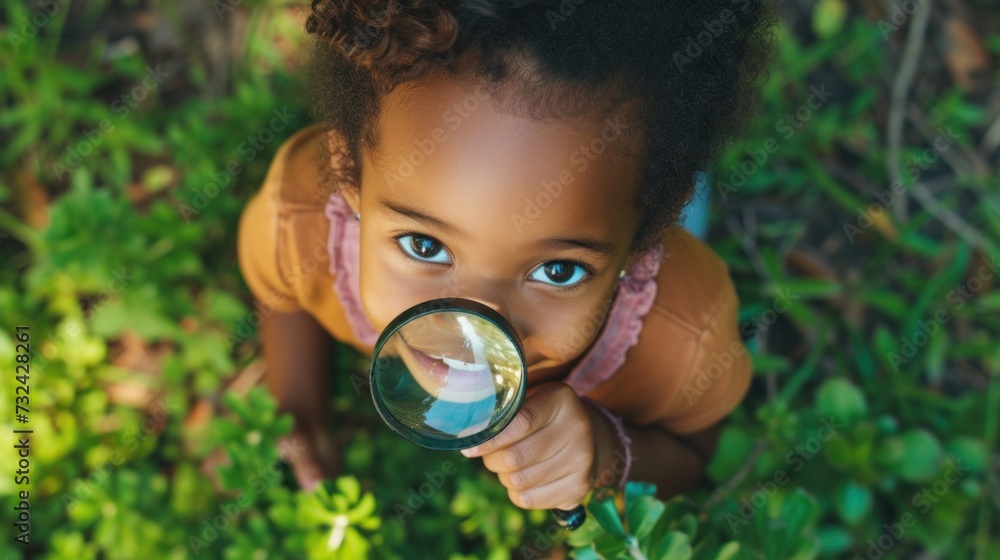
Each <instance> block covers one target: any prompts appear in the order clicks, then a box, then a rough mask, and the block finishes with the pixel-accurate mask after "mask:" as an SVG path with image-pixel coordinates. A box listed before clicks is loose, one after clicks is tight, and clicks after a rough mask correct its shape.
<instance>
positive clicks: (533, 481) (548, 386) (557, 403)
mask: <svg viewBox="0 0 1000 560" xmlns="http://www.w3.org/2000/svg"><path fill="white" fill-rule="evenodd" d="M584 406H585V405H584V404H583V401H581V400H580V398H579V397H577V395H576V392H575V391H574V390H573V389H572V387H570V386H569V385H567V384H565V383H562V382H552V383H544V384H542V385H540V386H538V387H537V389H536V390H535V391H534V392H532V393H530V394H529V396H528V397H527V398H525V399H524V404H523V405H522V406H521V410H519V411H518V413H517V416H515V417H514V420H513V421H512V422H511V423H510V425H509V426H507V427H506V428H504V430H503V431H502V432H500V434H499V435H497V436H496V437H494V438H493V439H491V440H489V441H487V442H485V443H482V444H479V445H477V446H476V447H473V448H470V449H465V450H463V451H462V454H463V455H465V456H466V457H482V458H483V464H484V465H486V468H487V469H489V470H491V471H493V472H495V473H497V474H498V475H499V478H500V483H501V484H503V485H504V486H505V487H506V488H507V495H508V496H510V501H511V502H513V503H514V505H516V506H518V507H521V508H524V509H553V508H555V509H563V510H570V509H573V508H574V507H576V506H577V505H579V504H580V503H581V502H582V501H583V498H584V497H585V496H586V495H587V493H588V492H589V491H590V478H591V469H592V468H593V464H594V457H595V450H594V427H593V425H592V424H591V419H590V416H589V415H588V414H587V410H586V409H585V408H584Z"/></svg>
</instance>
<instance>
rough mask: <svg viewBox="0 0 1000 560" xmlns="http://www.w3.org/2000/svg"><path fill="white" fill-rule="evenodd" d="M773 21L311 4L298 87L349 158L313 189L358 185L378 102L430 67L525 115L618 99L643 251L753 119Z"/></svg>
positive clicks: (689, 4) (638, 2) (717, 15)
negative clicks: (632, 138) (629, 131)
mask: <svg viewBox="0 0 1000 560" xmlns="http://www.w3.org/2000/svg"><path fill="white" fill-rule="evenodd" d="M776 14H777V10H776V8H775V7H774V6H773V5H772V4H771V3H770V2H768V1H767V0H763V1H754V0H719V1H706V0H692V1H686V2H685V1H677V0H441V1H433V0H312V9H311V13H310V14H309V16H308V20H307V22H306V30H307V31H308V32H309V33H310V34H312V35H313V36H314V41H313V43H312V50H311V53H310V54H311V56H310V63H309V65H308V71H307V90H308V91H309V94H310V97H311V98H312V103H313V112H314V117H315V118H316V119H317V120H320V121H322V122H323V123H325V125H326V128H327V130H328V131H329V130H333V129H335V130H337V131H339V132H340V133H342V134H343V135H344V136H345V137H346V139H347V145H346V146H342V147H341V148H336V147H334V148H331V147H329V146H327V144H329V143H326V142H324V143H323V144H324V146H322V147H321V150H326V151H325V152H324V153H323V154H322V156H323V157H324V158H325V160H326V161H327V162H329V161H330V159H329V157H330V156H331V155H333V154H332V153H331V152H330V150H343V153H342V154H338V155H342V156H346V158H345V159H344V160H343V161H345V162H347V163H346V164H345V165H344V166H343V168H341V169H327V170H325V171H326V173H325V174H324V175H323V177H322V178H321V181H322V182H323V183H324V184H326V185H327V187H328V188H330V189H331V190H336V189H337V188H339V186H342V185H344V184H358V182H359V176H358V165H357V161H358V160H357V154H358V147H359V140H360V139H362V138H364V141H365V142H366V143H368V144H369V145H370V146H371V147H373V148H374V147H376V146H377V145H378V134H377V131H376V130H375V128H376V127H375V126H374V123H375V121H376V118H377V115H378V111H379V103H380V100H381V99H382V98H383V96H384V95H385V94H387V93H388V92H390V91H392V89H394V88H395V87H396V86H398V85H400V84H402V83H405V82H407V81H410V80H416V79H419V78H421V77H423V76H426V75H428V74H429V73H431V72H435V71H444V72H448V73H449V75H451V76H453V77H456V78H460V77H470V76H472V77H475V78H477V79H479V80H480V82H481V83H483V84H485V85H486V87H487V88H488V89H489V92H490V94H491V95H492V96H493V97H494V98H495V99H496V100H498V101H500V100H506V101H509V102H511V103H514V104H515V105H516V107H515V110H518V111H521V113H522V114H529V115H531V116H532V117H534V118H545V117H553V116H567V115H576V114H580V113H581V112H582V111H584V110H586V109H587V108H588V107H591V108H592V107H604V112H603V115H607V114H609V113H611V112H612V111H614V110H616V109H617V108H619V107H622V106H623V105H624V106H626V107H628V108H629V109H630V111H631V115H632V118H633V119H634V120H633V121H632V122H635V123H641V125H642V130H643V131H644V135H643V136H644V139H645V141H646V144H645V153H644V155H645V171H644V177H645V180H644V184H643V185H642V187H641V189H640V192H639V197H640V199H639V200H640V203H641V204H642V206H643V208H644V217H643V220H642V222H641V224H640V226H639V230H638V232H637V233H636V237H635V240H634V242H633V249H637V250H645V249H648V248H651V247H652V246H653V245H655V244H656V243H658V242H659V239H660V238H661V236H662V234H663V232H664V230H665V229H666V228H668V227H669V226H671V225H673V224H675V223H676V222H677V220H678V219H679V215H680V211H681V209H682V208H683V207H684V204H685V203H686V202H687V201H688V200H689V199H690V198H691V196H692V194H693V190H694V189H693V187H694V180H693V176H694V173H695V172H696V171H699V170H702V169H705V168H706V167H707V166H708V164H709V163H710V162H711V160H712V159H713V158H714V157H716V156H717V155H718V154H719V152H720V151H721V150H722V149H723V148H724V147H725V146H726V144H727V143H728V142H729V141H731V140H732V139H733V138H734V137H735V136H736V135H737V134H738V133H739V132H740V131H741V129H742V126H743V125H744V124H745V122H746V121H747V117H748V116H749V115H750V114H751V113H752V112H753V111H754V109H755V106H756V104H757V101H758V95H757V90H758V89H759V83H758V81H759V80H761V79H763V78H765V77H766V74H767V69H768V67H769V64H770V61H771V58H772V56H773V51H774V33H773V28H774V25H773V24H774V22H775V20H776ZM526 63H528V64H526ZM470 72H471V73H470ZM328 167H329V166H328Z"/></svg>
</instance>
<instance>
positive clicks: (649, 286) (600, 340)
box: [566, 245, 663, 395]
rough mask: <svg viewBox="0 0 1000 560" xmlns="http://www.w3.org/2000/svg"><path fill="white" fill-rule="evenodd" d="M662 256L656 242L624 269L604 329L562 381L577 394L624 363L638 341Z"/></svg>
mask: <svg viewBox="0 0 1000 560" xmlns="http://www.w3.org/2000/svg"><path fill="white" fill-rule="evenodd" d="M662 255H663V247H662V246H659V245H657V246H656V247H655V248H654V249H652V250H650V251H648V252H646V253H645V254H643V255H642V257H640V258H639V259H637V260H636V261H635V262H634V263H632V266H631V267H630V268H629V269H628V270H627V271H626V272H625V277H624V278H622V281H621V283H620V284H619V285H618V294H617V295H616V296H615V301H614V303H612V304H611V312H610V313H609V314H608V319H607V324H605V325H604V330H603V331H602V332H601V334H600V335H599V336H598V337H597V340H595V341H594V343H593V344H592V345H591V347H590V350H589V351H588V352H587V353H586V354H585V355H584V357H583V359H581V360H580V362H579V363H578V364H577V365H576V367H575V368H573V370H572V371H571V372H569V375H568V376H567V377H566V383H568V384H569V385H570V386H571V387H573V389H574V390H575V391H576V393H577V394H578V395H583V394H586V393H588V392H590V391H591V390H592V389H593V388H594V387H597V386H598V385H600V384H601V383H602V382H604V381H606V380H607V379H608V378H610V377H611V376H612V375H614V373H615V372H616V371H618V368H620V367H621V366H622V364H624V363H625V354H626V352H628V349H629V348H631V347H633V346H635V344H636V342H638V341H639V333H640V332H642V320H643V318H644V317H645V316H646V313H648V312H649V309H650V307H652V306H653V300H655V299H656V274H657V272H659V270H660V261H661V260H662Z"/></svg>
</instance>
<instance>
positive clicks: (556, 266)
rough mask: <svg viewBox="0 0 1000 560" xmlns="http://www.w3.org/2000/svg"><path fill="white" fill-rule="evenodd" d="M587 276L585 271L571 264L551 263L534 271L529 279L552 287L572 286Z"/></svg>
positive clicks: (564, 262)
mask: <svg viewBox="0 0 1000 560" xmlns="http://www.w3.org/2000/svg"><path fill="white" fill-rule="evenodd" d="M586 276H587V269H585V268H584V267H582V266H580V265H578V264H576V263H571V262H566V261H551V262H547V263H545V264H543V265H541V266H539V267H538V268H536V269H535V270H534V272H532V273H531V276H530V278H531V279H532V280H537V281H539V282H544V283H546V284H549V285H552V286H560V287H566V286H573V285H575V284H579V283H580V281H581V280H583V279H584V278H585V277H586Z"/></svg>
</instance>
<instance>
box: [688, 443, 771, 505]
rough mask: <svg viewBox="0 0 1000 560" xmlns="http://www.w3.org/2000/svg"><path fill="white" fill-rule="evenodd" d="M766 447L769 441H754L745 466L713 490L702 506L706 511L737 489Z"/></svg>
mask: <svg viewBox="0 0 1000 560" xmlns="http://www.w3.org/2000/svg"><path fill="white" fill-rule="evenodd" d="M766 447H767V442H765V441H764V440H763V439H758V440H757V441H756V442H754V446H753V449H752V450H751V451H750V455H749V456H748V457H747V460H746V462H744V463H743V466H742V467H740V470H738V471H736V474H734V475H733V477H732V478H730V479H729V480H727V481H726V483H725V484H723V485H722V486H719V487H718V488H717V489H716V490H715V492H713V493H712V495H711V496H709V498H708V499H707V500H705V505H704V506H702V509H704V510H706V511H707V510H710V509H712V506H714V505H715V504H717V503H718V502H720V501H721V500H722V499H723V498H725V497H726V496H727V495H729V494H731V493H732V492H733V491H734V490H736V489H737V488H738V487H739V486H740V484H742V483H743V480H744V479H745V478H746V477H748V476H750V471H752V470H753V469H754V467H756V466H757V461H758V460H760V455H761V453H763V452H764V449H765V448H766Z"/></svg>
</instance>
